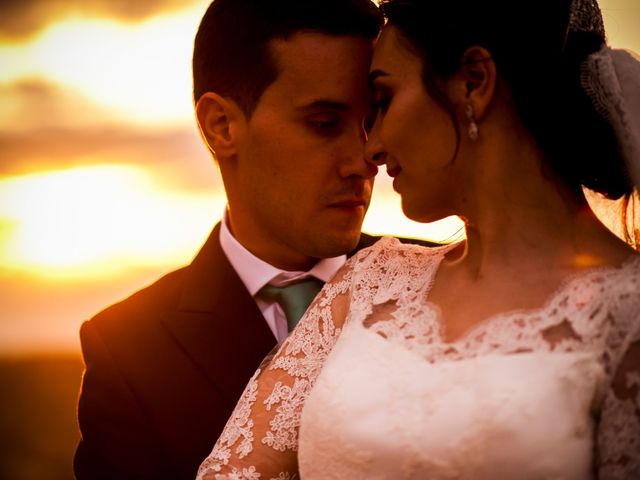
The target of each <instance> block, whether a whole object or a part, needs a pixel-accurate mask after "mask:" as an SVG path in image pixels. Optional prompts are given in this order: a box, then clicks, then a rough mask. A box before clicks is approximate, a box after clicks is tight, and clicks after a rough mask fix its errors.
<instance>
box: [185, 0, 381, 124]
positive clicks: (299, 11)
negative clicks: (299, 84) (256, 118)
mask: <svg viewBox="0 0 640 480" xmlns="http://www.w3.org/2000/svg"><path fill="white" fill-rule="evenodd" d="M381 26H382V15H381V14H380V12H379V10H378V8H377V7H376V6H375V5H374V4H373V3H371V1H370V0H268V1H267V0H215V1H214V2H212V3H211V5H209V8H208V9H207V11H206V13H205V14H204V17H203V18H202V21H201V22H200V27H199V28H198V32H197V34H196V38H195V43H194V49H193V98H194V100H195V101H196V102H197V101H198V99H199V98H200V97H201V96H202V95H203V94H204V93H205V92H208V91H213V92H216V93H218V94H220V95H222V96H225V97H229V98H231V99H232V100H234V101H235V102H236V103H238V105H239V106H240V107H241V108H242V110H243V111H244V113H245V114H246V115H251V113H252V112H253V110H254V108H255V106H256V105H257V103H258V100H259V99H260V96H261V95H262V92H264V90H265V89H266V88H267V87H268V86H269V85H270V84H271V83H272V82H273V81H274V80H275V79H276V78H277V76H278V73H279V72H278V67H277V65H276V63H275V62H274V59H273V58H272V55H271V53H270V51H269V45H268V44H269V42H270V41H271V40H274V39H283V40H286V39H287V38H288V37H290V36H291V35H293V34H294V33H296V32H299V31H302V30H310V31H318V32H321V33H326V34H329V35H361V36H363V37H366V38H370V39H372V40H373V39H374V38H375V37H376V35H377V34H378V31H379V30H380V27H381Z"/></svg>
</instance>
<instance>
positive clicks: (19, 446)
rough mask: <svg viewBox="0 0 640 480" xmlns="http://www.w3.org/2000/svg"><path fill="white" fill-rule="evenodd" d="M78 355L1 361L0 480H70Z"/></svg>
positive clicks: (79, 368)
mask: <svg viewBox="0 0 640 480" xmlns="http://www.w3.org/2000/svg"><path fill="white" fill-rule="evenodd" d="M81 375H82V360H81V358H80V356H78V355H71V354H70V355H50V356H48V355H39V356H33V357H24V358H2V357H0V479H3V480H4V479H6V480H36V479H38V480H72V479H73V474H72V468H71V462H72V458H73V452H74V451H75V446H76V443H77V441H78V435H79V434H78V429H77V425H76V419H75V405H76V398H77V395H78V389H79V386H80V378H81Z"/></svg>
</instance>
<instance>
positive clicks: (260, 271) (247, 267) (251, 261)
mask: <svg viewBox="0 0 640 480" xmlns="http://www.w3.org/2000/svg"><path fill="white" fill-rule="evenodd" d="M221 223H222V225H221V226H220V246H221V247H222V251H223V252H224V254H225V255H226V256H227V259H229V263H231V266H232V267H233V268H234V270H235V271H236V273H237V274H238V276H239V277H240V280H242V283H244V285H245V287H246V288H247V290H248V291H249V293H250V294H251V295H252V296H253V298H254V300H255V301H256V304H257V305H258V308H259V309H260V311H261V312H262V315H263V316H264V318H265V320H266V322H267V325H269V328H270V329H271V331H272V332H273V335H274V336H275V337H276V339H277V340H278V343H281V342H282V341H283V340H284V339H285V338H287V336H288V335H289V331H288V328H287V318H286V316H285V314H284V311H283V310H282V307H281V306H280V305H279V304H278V303H276V302H268V301H266V300H263V299H260V298H256V294H257V293H258V292H259V291H260V289H262V287H264V286H265V285H267V284H271V285H275V286H278V287H279V286H283V285H286V284H288V283H292V282H294V281H296V280H301V279H303V278H307V277H315V278H317V279H319V280H322V281H323V282H328V281H329V280H331V278H333V276H334V275H335V274H336V272H337V271H338V270H339V269H340V267H342V265H344V263H345V262H346V260H347V256H346V255H340V256H339V257H332V258H324V259H322V260H320V261H319V262H318V263H316V264H315V265H314V266H313V268H311V269H310V270H309V271H306V272H305V271H297V272H291V271H287V270H281V269H279V268H276V267H274V266H273V265H270V264H269V263H267V262H265V261H264V260H261V259H259V258H258V257H256V256H255V255H254V254H252V253H251V252H250V251H249V250H247V249H246V248H245V247H244V246H242V244H241V243H240V242H238V240H236V239H235V237H234V236H233V235H232V234H231V230H229V226H228V218H227V214H226V210H225V214H224V216H223V218H222V222H221Z"/></svg>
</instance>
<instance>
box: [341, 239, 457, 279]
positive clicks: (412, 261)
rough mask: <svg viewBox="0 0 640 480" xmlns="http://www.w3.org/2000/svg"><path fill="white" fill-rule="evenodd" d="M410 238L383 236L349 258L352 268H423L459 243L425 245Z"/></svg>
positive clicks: (437, 260) (438, 259)
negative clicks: (399, 266)
mask: <svg viewBox="0 0 640 480" xmlns="http://www.w3.org/2000/svg"><path fill="white" fill-rule="evenodd" d="M410 242H411V240H410V239H403V240H402V241H401V240H399V239H397V238H395V237H391V236H384V237H382V238H380V240H378V241H377V242H376V243H374V244H373V245H371V246H370V247H367V248H365V249H362V250H360V251H359V252H358V253H357V254H356V255H354V257H352V258H351V265H352V268H353V269H354V270H356V271H358V270H363V269H371V268H377V269H380V268H382V269H386V268H389V267H391V266H393V265H395V266H396V268H397V266H398V265H403V266H408V267H411V268H412V269H415V268H424V267H425V266H426V265H428V264H431V263H439V262H440V260H441V259H442V257H443V256H444V255H445V254H446V253H447V252H449V251H450V250H452V249H454V248H455V247H456V246H458V245H460V242H456V243H449V244H441V245H436V246H425V245H422V244H418V243H410Z"/></svg>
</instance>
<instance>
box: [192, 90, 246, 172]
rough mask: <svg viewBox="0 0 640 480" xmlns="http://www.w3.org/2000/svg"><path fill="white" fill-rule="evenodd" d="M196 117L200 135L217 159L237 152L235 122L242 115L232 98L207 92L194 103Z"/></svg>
mask: <svg viewBox="0 0 640 480" xmlns="http://www.w3.org/2000/svg"><path fill="white" fill-rule="evenodd" d="M196 118H197V120H198V126H199V127H200V132H201V134H202V137H203V138H204V140H205V142H206V143H207V146H208V147H209V149H210V150H211V151H212V152H213V154H214V156H215V157H216V159H218V161H219V160H220V159H224V158H230V157H233V156H234V155H235V154H236V153H237V138H236V137H237V133H238V128H237V127H238V125H237V122H238V121H239V120H241V119H244V115H243V113H242V110H241V109H240V107H239V106H238V105H237V104H236V103H235V102H234V101H233V100H230V99H227V98H224V97H222V96H220V95H218V94H217V93H214V92H207V93H205V94H204V95H202V96H201V97H200V99H199V100H198V102H197V103H196Z"/></svg>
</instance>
